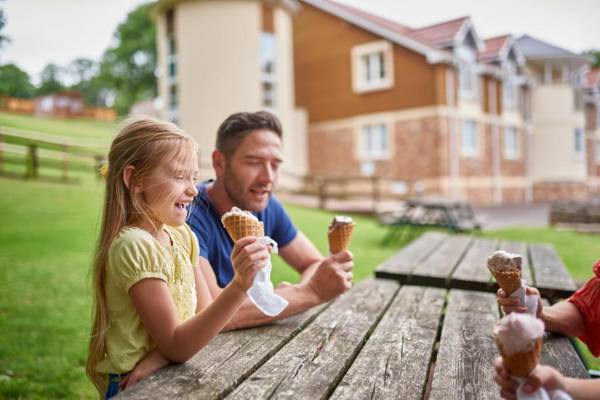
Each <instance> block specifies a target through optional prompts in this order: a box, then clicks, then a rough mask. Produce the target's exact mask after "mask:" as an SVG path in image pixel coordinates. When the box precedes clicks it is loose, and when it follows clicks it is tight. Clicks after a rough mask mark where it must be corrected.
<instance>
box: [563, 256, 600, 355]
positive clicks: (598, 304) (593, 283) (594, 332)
mask: <svg viewBox="0 0 600 400" xmlns="http://www.w3.org/2000/svg"><path fill="white" fill-rule="evenodd" d="M568 301H570V302H571V303H573V304H574V305H575V306H576V307H577V309H578V310H579V312H580V313H581V316H582V318H583V322H584V324H585V331H584V332H583V334H582V335H581V336H579V339H581V340H582V341H583V342H584V343H585V344H586V345H587V347H588V348H589V349H590V352H591V353H592V354H593V355H594V356H596V357H598V356H600V260H598V261H596V264H594V277H593V278H592V279H590V280H589V281H587V282H586V284H585V285H584V286H583V287H582V288H581V289H579V290H578V291H577V292H575V293H574V294H573V295H572V296H571V297H570V298H569V299H568Z"/></svg>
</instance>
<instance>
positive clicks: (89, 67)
mask: <svg viewBox="0 0 600 400" xmlns="http://www.w3.org/2000/svg"><path fill="white" fill-rule="evenodd" d="M97 69H98V66H97V65H96V62H95V61H94V60H90V59H89V58H76V59H75V60H73V61H71V63H70V64H69V65H68V66H67V68H66V69H65V73H66V75H67V76H68V77H69V80H70V81H71V82H72V85H73V86H74V87H78V86H80V85H84V84H85V83H86V82H89V81H90V80H91V79H92V78H93V77H94V75H96V72H97V71H96V70H97Z"/></svg>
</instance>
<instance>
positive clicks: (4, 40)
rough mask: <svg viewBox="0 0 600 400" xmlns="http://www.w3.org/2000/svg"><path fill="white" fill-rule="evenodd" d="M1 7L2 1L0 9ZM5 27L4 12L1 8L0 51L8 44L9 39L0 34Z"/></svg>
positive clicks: (0, 1)
mask: <svg viewBox="0 0 600 400" xmlns="http://www.w3.org/2000/svg"><path fill="white" fill-rule="evenodd" d="M1 6H2V0H0V7H1ZM5 25H6V14H5V13H4V10H3V9H2V8H0V50H2V48H3V47H4V45H6V44H7V43H10V38H9V37H8V36H6V35H3V34H2V29H4V26H5Z"/></svg>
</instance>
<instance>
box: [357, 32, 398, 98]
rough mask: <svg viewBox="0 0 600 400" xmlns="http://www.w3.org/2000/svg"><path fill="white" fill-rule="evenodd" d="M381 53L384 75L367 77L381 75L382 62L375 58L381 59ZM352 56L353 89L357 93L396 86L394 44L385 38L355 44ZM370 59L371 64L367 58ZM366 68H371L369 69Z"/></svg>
mask: <svg viewBox="0 0 600 400" xmlns="http://www.w3.org/2000/svg"><path fill="white" fill-rule="evenodd" d="M379 55H381V57H382V58H383V76H377V77H373V78H371V79H367V77H370V76H375V75H379V74H378V73H377V72H378V71H380V68H381V64H377V63H379V62H380V61H377V63H375V62H374V60H379ZM351 57H352V60H351V62H352V90H354V92H356V93H365V92H372V91H376V90H385V89H389V88H391V87H393V86H394V54H393V46H392V44H391V43H390V42H387V41H385V40H381V41H377V42H371V43H366V44H361V45H358V46H354V47H353V48H352V50H351ZM367 59H368V60H370V61H369V66H367V65H366V64H367V63H366V62H365V61H366V60H367ZM366 68H370V71H367V69H366Z"/></svg>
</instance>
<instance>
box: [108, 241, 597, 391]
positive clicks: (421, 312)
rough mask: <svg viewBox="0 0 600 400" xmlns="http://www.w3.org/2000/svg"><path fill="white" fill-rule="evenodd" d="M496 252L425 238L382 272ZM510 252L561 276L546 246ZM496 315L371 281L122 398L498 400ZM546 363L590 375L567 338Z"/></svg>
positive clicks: (480, 306) (475, 300) (467, 297)
mask: <svg viewBox="0 0 600 400" xmlns="http://www.w3.org/2000/svg"><path fill="white" fill-rule="evenodd" d="M434 242H435V243H434ZM497 245H498V244H497V243H496V242H493V241H486V240H481V239H474V238H470V237H464V236H447V235H443V234H437V233H436V234H427V235H424V237H422V238H421V239H418V240H417V241H415V242H413V244H412V245H410V246H408V247H407V248H405V249H404V250H402V251H400V253H399V254H398V255H396V256H394V257H392V259H391V260H390V261H389V262H388V263H384V265H383V266H387V267H388V268H391V266H398V265H404V266H408V265H410V266H411V267H412V270H411V271H412V272H415V271H416V270H418V271H420V268H421V267H422V266H425V265H429V266H430V267H435V268H437V270H438V271H442V270H443V268H442V267H443V266H446V267H447V266H449V267H450V269H457V270H458V271H461V272H462V270H463V269H465V272H464V273H465V274H466V273H467V272H468V271H467V270H466V268H467V267H474V265H475V264H476V263H477V262H479V269H481V270H485V267H484V266H485V264H484V263H483V264H482V263H481V261H482V260H484V258H483V257H484V255H488V254H489V252H491V251H492V250H494V249H496V248H497ZM512 245H513V247H511V249H513V250H514V251H517V250H524V249H525V250H528V251H529V252H530V254H532V255H533V256H532V258H533V262H531V263H529V264H528V265H529V266H531V267H532V269H533V270H534V272H535V271H537V270H536V269H535V268H536V266H538V267H539V268H540V269H539V271H544V270H543V267H544V266H546V265H550V266H551V267H550V268H556V265H555V264H545V263H546V261H548V262H549V261H552V260H554V261H556V259H554V258H552V257H549V256H548V254H550V253H551V248H548V247H544V246H542V247H529V248H528V247H527V246H525V245H523V244H519V243H515V244H512ZM460 246H462V250H460V251H455V250H452V248H453V247H457V248H459V249H460V248H461V247H460ZM471 249H472V251H473V252H472V255H470V254H471ZM538 249H541V250H539V251H538ZM456 253H460V255H457V254H456ZM544 257H545V258H544ZM428 260H429V261H428ZM442 261H443V262H442ZM463 261H464V263H463ZM461 265H464V266H465V267H462V268H461V267H460V266H461ZM561 265H562V264H561ZM455 267H456V268H455ZM459 268H461V269H460V270H459ZM469 271H471V272H469V273H472V274H473V277H475V278H476V279H477V277H478V276H479V275H478V274H477V273H476V272H475V271H474V268H473V269H472V270H471V269H469ZM449 276H450V277H452V274H450V275H449ZM460 276H462V277H463V278H461V281H465V282H466V281H467V275H460ZM413 277H414V275H413ZM475 282H478V283H479V281H477V280H475ZM544 282H545V281H544V280H541V281H540V283H544ZM548 287H551V286H548ZM499 318H500V311H499V308H498V304H497V302H496V298H495V296H494V294H493V293H486V292H481V291H476V290H463V289H455V288H446V287H427V286H422V285H408V284H403V283H400V282H398V281H397V280H393V279H378V278H372V279H367V280H365V281H363V282H360V283H359V284H357V285H356V286H355V287H353V288H352V289H351V290H350V291H348V292H347V293H345V294H344V295H342V296H340V297H339V298H338V299H336V300H335V301H333V302H331V303H329V304H325V305H322V306H319V307H316V308H314V309H311V310H309V311H307V312H305V313H303V314H300V315H297V316H294V317H290V318H287V319H285V320H282V321H278V322H276V323H273V324H271V325H269V326H264V327H259V328H252V329H244V330H239V331H234V332H227V333H223V334H220V335H218V336H217V337H216V338H215V339H214V340H213V341H212V342H211V343H210V344H209V345H208V346H206V347H205V348H204V349H202V350H201V351H200V352H199V353H198V354H197V355H196V356H195V357H194V358H193V359H191V360H190V361H189V362H187V363H184V364H180V365H173V366H169V367H166V368H164V369H162V370H160V371H159V372H158V373H156V374H154V375H153V376H151V377H149V378H147V379H146V380H144V381H142V382H140V383H138V384H137V385H136V386H134V387H133V388H131V389H130V390H128V391H125V392H123V393H122V394H121V395H119V397H118V398H120V399H154V398H161V399H162V398H180V399H222V398H226V399H259V398H282V399H283V398H298V399H323V398H332V399H357V398H358V399H363V398H365V399H366V398H368V399H371V398H381V399H422V398H428V399H498V398H500V397H499V392H498V388H497V386H496V384H495V383H494V379H493V377H494V370H493V367H492V365H491V363H492V360H493V359H494V357H496V356H497V350H496V347H495V344H494V341H493V339H492V328H493V326H494V323H495V322H496V321H497V320H498V319H499ZM541 362H542V363H543V364H547V365H551V366H553V367H555V368H557V369H558V370H559V371H561V372H562V373H564V374H565V375H567V376H571V377H578V378H589V374H588V372H587V371H586V368H585V367H584V365H583V364H582V362H581V360H580V358H579V356H578V353H577V352H576V350H575V349H574V347H573V345H572V343H571V341H570V340H569V339H568V338H566V337H564V336H559V335H554V334H546V337H545V342H544V347H543V352H542V359H541Z"/></svg>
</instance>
